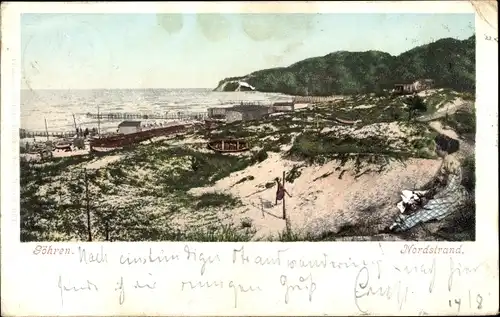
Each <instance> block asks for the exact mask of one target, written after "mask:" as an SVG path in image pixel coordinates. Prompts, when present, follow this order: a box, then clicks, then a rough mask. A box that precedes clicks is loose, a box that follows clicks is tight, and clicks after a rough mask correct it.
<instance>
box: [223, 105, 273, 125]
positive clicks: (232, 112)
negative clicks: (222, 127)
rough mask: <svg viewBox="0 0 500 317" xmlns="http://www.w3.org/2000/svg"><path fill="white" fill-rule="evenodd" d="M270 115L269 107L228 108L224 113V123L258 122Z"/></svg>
mask: <svg viewBox="0 0 500 317" xmlns="http://www.w3.org/2000/svg"><path fill="white" fill-rule="evenodd" d="M270 113H272V108H271V107H265V106H259V105H244V106H234V107H232V108H228V109H227V111H226V122H228V123H230V122H235V121H249V120H258V119H262V118H264V117H266V116H267V115H269V114H270Z"/></svg>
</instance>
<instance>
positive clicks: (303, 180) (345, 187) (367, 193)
mask: <svg viewBox="0 0 500 317" xmlns="http://www.w3.org/2000/svg"><path fill="white" fill-rule="evenodd" d="M270 154H271V153H270ZM293 165H294V162H291V161H288V160H284V159H282V158H280V155H279V154H277V153H273V154H272V155H270V156H269V158H268V159H267V160H265V161H263V162H262V163H260V164H257V165H254V166H250V167H248V168H247V169H245V170H243V171H240V172H237V173H233V174H231V175H230V176H229V177H226V178H224V179H222V180H220V181H218V182H217V183H216V184H215V185H214V186H211V187H205V188H195V189H192V190H191V193H193V194H201V193H204V192H211V191H220V192H230V193H232V194H233V195H235V196H238V197H241V199H242V201H243V204H244V206H243V207H240V208H238V209H237V210H234V212H233V214H234V217H235V218H236V219H238V218H239V219H243V218H250V219H251V220H252V223H253V225H254V226H255V228H256V229H257V235H256V238H258V237H263V236H267V235H270V234H277V233H279V232H281V231H283V230H284V229H285V221H284V220H283V219H282V202H278V205H274V203H275V194H276V187H272V188H269V189H263V190H262V189H261V190H262V191H261V192H259V187H258V186H259V185H262V184H265V183H266V182H271V181H272V180H273V178H275V177H281V176H282V173H283V170H287V171H289V170H290V169H291V167H292V166H293ZM440 165H441V161H440V160H422V159H419V160H410V161H407V162H406V166H405V165H403V164H401V163H393V165H392V166H391V167H390V169H389V170H388V171H386V172H383V173H382V174H380V175H373V174H372V175H371V174H365V175H363V176H361V177H359V178H358V179H355V178H354V175H352V174H350V173H349V172H346V173H344V175H343V177H342V179H339V174H340V173H341V171H335V168H336V167H337V166H338V165H337V163H335V162H330V163H327V164H325V165H323V166H310V167H306V168H304V169H303V170H302V174H301V176H300V177H299V178H298V179H296V180H295V181H294V182H293V183H291V184H286V188H287V190H288V192H289V193H290V194H291V195H292V197H291V198H290V197H286V212H287V215H288V217H289V219H290V223H291V226H292V228H294V229H298V230H299V231H300V230H301V229H304V228H307V229H311V230H313V231H314V230H317V229H320V228H321V230H322V231H325V230H326V231H333V232H336V231H338V230H339V229H340V228H341V227H342V226H345V225H348V224H350V223H351V222H354V221H356V222H358V223H359V222H360V219H359V218H362V217H364V214H363V213H367V212H369V213H375V212H376V213H377V215H376V216H377V217H376V218H387V224H388V223H389V222H390V220H391V218H392V217H393V216H394V215H395V214H396V213H397V209H396V207H395V204H396V203H397V201H398V198H399V197H398V196H397V195H398V193H399V192H400V191H401V190H402V189H408V188H414V187H419V186H422V185H423V184H425V183H426V182H428V181H429V180H430V179H431V178H432V177H433V176H434V175H435V174H436V172H437V171H438V169H439V167H440ZM331 172H333V173H332V174H330V175H329V176H327V177H324V178H319V179H318V177H320V176H322V175H325V174H326V173H331ZM250 175H251V176H253V177H254V179H253V180H251V181H250V180H249V181H245V182H243V183H241V184H237V185H234V184H235V183H236V182H238V181H239V180H240V179H242V178H244V177H246V176H250ZM233 185H234V186H233ZM371 206H373V207H375V208H376V210H375V209H374V210H367V209H369V208H370V207H371ZM370 218H373V215H370ZM235 223H237V222H236V221H235ZM382 223H383V221H382ZM380 229H383V228H380Z"/></svg>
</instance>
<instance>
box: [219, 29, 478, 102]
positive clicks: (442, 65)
mask: <svg viewBox="0 0 500 317" xmlns="http://www.w3.org/2000/svg"><path fill="white" fill-rule="evenodd" d="M475 56H476V40H475V36H471V37H470V38H468V39H466V40H457V39H452V38H445V39H440V40H438V41H436V42H433V43H430V44H426V45H422V46H418V47H415V48H413V49H411V50H409V51H407V52H404V53H402V54H400V55H398V56H392V55H390V54H388V53H385V52H380V51H367V52H347V51H338V52H334V53H330V54H327V55H325V56H321V57H314V58H309V59H305V60H302V61H299V62H297V63H295V64H292V65H290V66H288V67H280V68H270V69H265V70H259V71H256V72H253V73H251V74H248V75H245V76H240V77H230V78H226V79H224V80H221V81H220V82H219V84H218V86H217V88H215V90H218V91H223V90H228V87H229V86H230V85H225V83H227V82H231V81H234V80H239V81H245V82H247V83H249V84H250V85H252V86H254V87H255V88H256V90H258V91H262V92H281V93H285V94H291V95H334V94H353V93H367V92H376V91H379V90H381V89H385V88H391V87H392V85H393V84H394V83H397V82H406V81H413V80H415V79H417V78H432V79H434V80H435V83H436V86H437V87H444V88H452V89H454V90H457V91H472V90H474V89H475V78H476V75H475V72H476V70H475ZM224 87H226V88H224Z"/></svg>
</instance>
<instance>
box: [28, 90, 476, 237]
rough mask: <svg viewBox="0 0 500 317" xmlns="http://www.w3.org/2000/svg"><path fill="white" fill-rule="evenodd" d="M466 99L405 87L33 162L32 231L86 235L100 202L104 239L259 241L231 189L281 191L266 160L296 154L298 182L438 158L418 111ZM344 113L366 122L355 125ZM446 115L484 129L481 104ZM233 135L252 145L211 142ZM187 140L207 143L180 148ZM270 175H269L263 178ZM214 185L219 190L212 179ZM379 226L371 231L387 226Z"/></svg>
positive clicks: (96, 230)
mask: <svg viewBox="0 0 500 317" xmlns="http://www.w3.org/2000/svg"><path fill="white" fill-rule="evenodd" d="M461 96H462V94H460V93H455V92H453V91H449V90H439V91H435V92H434V93H433V94H431V95H430V96H426V97H423V98H416V99H412V100H409V99H407V97H405V96H376V95H374V94H372V95H354V96H350V97H346V98H345V99H343V100H340V101H338V102H335V103H331V102H326V103H321V104H317V105H314V106H313V107H310V108H306V109H301V110H298V111H295V112H293V113H285V114H283V115H281V116H280V117H279V118H266V119H263V120H255V121H246V122H234V123H229V124H221V125H220V126H219V127H217V129H216V130H205V129H198V130H197V132H193V134H186V135H181V136H179V138H173V139H171V140H162V141H156V142H148V144H143V145H137V146H134V147H130V148H128V149H123V150H115V151H113V152H110V153H106V154H100V155H84V156H73V157H66V158H53V159H50V160H47V161H45V162H36V163H31V162H27V161H25V160H21V166H20V173H21V239H22V241H67V240H70V239H72V240H77V241H85V240H86V239H87V236H88V230H87V229H88V228H87V216H86V209H87V202H88V205H89V209H90V214H91V224H92V225H91V229H92V237H93V239H94V240H97V241H102V240H105V239H108V240H111V241H145V240H149V241H158V240H171V241H213V242H215V241H249V240H251V239H255V232H256V228H255V226H256V224H254V223H253V222H252V219H250V218H243V219H240V220H238V221H237V223H232V219H233V217H234V216H235V215H236V214H239V213H245V212H246V211H245V208H250V206H249V205H248V204H247V202H246V199H245V198H243V196H242V197H235V196H233V195H232V194H231V192H233V193H235V192H237V191H232V187H236V189H238V186H237V185H240V184H242V183H245V182H246V183H245V185H244V186H242V187H251V186H255V191H256V192H261V191H265V190H270V191H273V189H272V188H275V186H276V182H275V178H276V177H281V173H282V171H281V170H280V171H276V172H274V171H270V170H269V169H268V168H267V166H266V160H270V161H273V160H276V159H278V158H280V157H281V158H284V159H288V160H291V161H293V162H292V163H291V164H290V162H287V166H289V167H288V168H287V170H286V181H287V183H294V182H296V180H297V179H299V178H300V177H301V176H304V175H305V174H304V171H303V170H304V168H306V167H307V166H309V165H311V164H324V163H326V162H329V161H332V160H335V161H337V163H340V164H339V167H337V168H335V172H336V171H339V173H340V175H339V176H338V177H339V178H341V177H342V175H343V173H344V172H345V171H348V170H351V171H354V172H355V178H356V177H359V176H360V175H363V174H364V173H366V172H367V171H369V172H381V171H383V170H384V169H385V167H387V166H390V163H391V161H394V160H398V161H404V160H406V159H407V158H432V157H434V155H435V154H434V146H435V144H434V136H435V133H434V132H432V131H431V130H430V129H429V127H428V125H427V124H426V123H421V122H415V121H409V120H408V111H409V109H412V110H411V111H419V112H424V111H425V107H427V113H432V111H435V109H437V108H439V107H440V106H441V105H442V104H443V103H446V102H449V101H450V100H452V99H453V98H456V97H461ZM429 104H430V105H432V106H429ZM424 106H425V107H424ZM336 118H342V119H346V120H361V122H360V123H359V124H356V125H344V124H341V123H339V122H338V121H337V120H336ZM445 121H446V124H447V125H449V126H452V127H453V128H454V129H456V130H457V132H459V133H460V131H463V132H472V131H475V116H474V114H473V113H470V112H457V113H455V114H452V115H449V116H448V117H447V118H446V120H445ZM227 137H238V138H244V139H245V140H246V141H247V142H248V143H249V145H250V150H249V151H246V152H241V153H237V154H234V155H233V154H220V153H216V152H212V151H209V150H208V149H207V147H206V141H207V140H211V139H219V138H227ZM180 138H183V139H186V140H188V139H191V138H194V139H197V138H199V139H201V140H200V141H199V143H194V142H197V141H194V142H190V143H187V144H182V145H179V144H178V140H179V139H180ZM114 155H116V156H119V158H118V159H117V160H114V161H113V160H110V162H108V164H107V165H103V166H101V167H100V168H99V169H96V170H86V171H85V169H86V168H87V165H88V164H89V163H94V162H95V161H97V160H99V159H105V158H109V157H110V156H114ZM261 163H262V164H261ZM348 163H349V165H347V164H348ZM256 164H258V166H254V167H252V169H254V168H255V170H253V171H252V174H253V175H255V177H254V176H252V175H249V174H248V173H247V172H244V173H241V174H240V173H239V172H240V171H242V170H245V169H247V168H248V167H250V166H253V165H256ZM473 164H474V161H473V159H472V161H470V160H469V161H467V160H466V161H465V162H464V166H468V167H467V171H469V172H467V173H465V174H466V177H465V179H467V185H465V186H466V187H467V188H468V189H469V190H471V188H473V186H474V185H473V184H474V173H472V174H471V173H470V170H473V167H470V166H471V165H472V166H473ZM259 169H260V171H259ZM340 171H341V172H340ZM234 173H238V175H240V176H236V175H234ZM254 173H258V174H254ZM266 173H268V174H269V175H268V177H267V176H266V177H265V178H264V179H262V175H267V174H266ZM332 173H334V171H333V169H332V170H330V171H325V173H324V174H323V175H322V176H319V177H317V178H316V179H314V180H313V181H316V180H318V179H320V178H326V177H329V176H330V175H331V174H332ZM230 174H233V175H232V176H236V178H234V179H233V180H232V181H231V183H228V182H227V180H226V179H225V178H226V177H228V176H229V175H230ZM336 174H338V173H336ZM85 175H86V179H87V182H86V181H85ZM257 179H258V181H257ZM220 180H222V181H221V182H220V183H217V182H218V181H220ZM208 186H213V187H212V188H209V189H207V188H204V187H208ZM86 187H88V191H87V190H86ZM87 194H88V199H87V197H86V196H87ZM252 195H253V194H252ZM467 217H469V216H467ZM467 219H469V218H467ZM460 221H462V220H460ZM467 225H468V223H467ZM356 226H358V227H359V226H361V227H359V228H358V227H356ZM362 226H365V227H366V228H370V229H369V230H372V231H373V230H376V226H372V225H369V224H366V223H361V222H360V221H357V222H356V223H354V224H352V226H346V227H345V228H341V229H342V230H340V231H339V232H335V233H329V232H324V233H317V234H316V233H315V234H314V235H313V233H311V232H309V231H307V230H305V229H304V230H303V231H300V230H299V231H297V229H293V230H292V229H288V230H286V231H284V232H283V233H281V234H278V235H277V236H274V237H264V238H262V239H263V240H266V241H267V240H272V241H275V240H278V241H326V240H336V239H339V238H342V237H348V236H352V235H354V232H357V233H360V232H365V231H362V229H363V228H362ZM366 230H368V229H366ZM377 230H378V229H377ZM372 231H370V232H369V233H366V234H367V235H369V234H376V232H375V231H373V232H372Z"/></svg>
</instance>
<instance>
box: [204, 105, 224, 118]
mask: <svg viewBox="0 0 500 317" xmlns="http://www.w3.org/2000/svg"><path fill="white" fill-rule="evenodd" d="M227 109H229V108H228V107H225V108H223V107H218V108H208V111H207V112H208V117H209V118H212V119H222V118H225V116H226V111H227Z"/></svg>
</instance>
